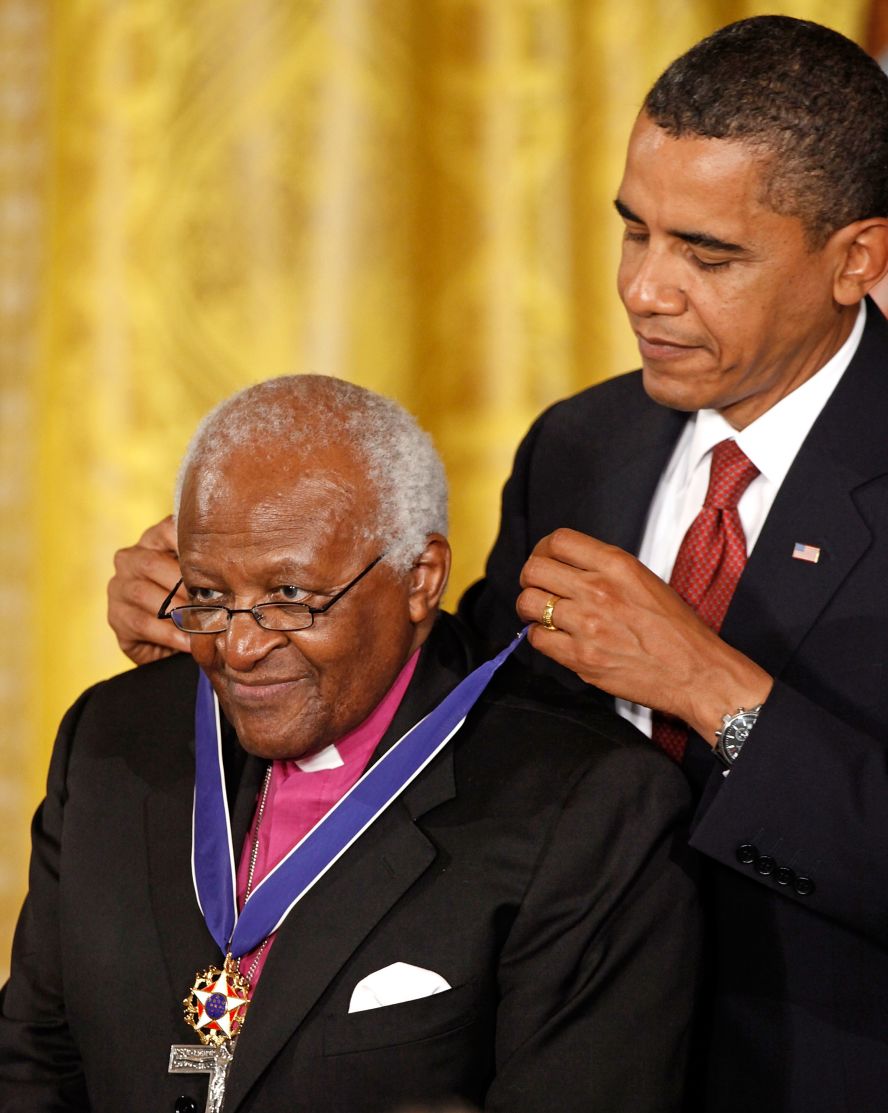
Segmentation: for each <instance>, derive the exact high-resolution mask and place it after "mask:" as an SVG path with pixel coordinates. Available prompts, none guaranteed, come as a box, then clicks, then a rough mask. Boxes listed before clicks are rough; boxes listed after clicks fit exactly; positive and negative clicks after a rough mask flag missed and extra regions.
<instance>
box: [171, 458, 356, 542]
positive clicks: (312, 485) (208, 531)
mask: <svg viewBox="0 0 888 1113" xmlns="http://www.w3.org/2000/svg"><path fill="white" fill-rule="evenodd" d="M376 504H377V500H376V496H375V492H374V490H373V487H372V485H371V483H370V481H369V480H368V478H367V475H366V469H362V468H361V466H360V464H359V462H358V461H357V460H356V459H355V458H354V456H353V454H351V453H350V452H348V451H347V449H345V448H344V447H343V446H339V445H332V446H327V447H326V448H323V449H314V450H312V451H308V452H295V451H293V450H292V449H287V448H281V447H279V446H274V445H264V446H263V445H253V446H250V447H249V448H246V449H244V448H239V449H237V450H233V451H231V452H228V453H225V454H224V455H221V456H218V457H216V458H213V457H210V458H209V459H198V460H196V461H195V462H194V464H193V466H192V467H191V469H190V470H189V472H188V474H187V476H186V478H185V482H184V485H183V489H182V501H181V505H180V507H179V546H180V550H181V549H183V548H187V547H188V546H189V545H191V544H193V543H196V542H201V540H202V539H207V538H213V539H214V544H216V545H221V546H229V545H237V546H240V547H241V548H243V549H245V550H246V549H249V548H251V547H252V546H253V545H254V544H256V545H258V546H260V547H261V546H263V545H264V544H266V543H268V542H271V541H274V543H275V544H281V543H284V542H285V541H286V539H287V537H289V536H292V537H293V540H294V542H295V543H298V545H299V547H300V548H304V547H306V546H308V547H310V548H311V549H314V550H323V549H325V548H326V547H327V546H328V544H329V543H330V542H331V541H332V540H334V539H337V540H339V541H340V542H341V541H342V539H346V540H347V539H349V538H358V537H361V536H366V535H368V534H369V533H372V531H373V525H374V522H375V520H376Z"/></svg>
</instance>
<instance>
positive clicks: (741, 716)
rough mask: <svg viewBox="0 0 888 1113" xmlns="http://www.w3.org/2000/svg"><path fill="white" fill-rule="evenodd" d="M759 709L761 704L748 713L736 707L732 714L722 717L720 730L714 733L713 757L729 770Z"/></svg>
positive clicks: (753, 723)
mask: <svg viewBox="0 0 888 1113" xmlns="http://www.w3.org/2000/svg"><path fill="white" fill-rule="evenodd" d="M761 709H762V705H761V704H759V705H758V707H751V708H750V709H749V710H748V711H747V710H746V708H745V707H738V708H737V710H736V711H735V712H734V713H733V714H728V715H723V716H722V726H721V730H717V731H716V732H715V756H716V757H717V758H718V759H719V760H720V761H721V762H722V763H723V764H724V765H726V766H727V767H728V768H729V769H730V767H731V766H732V765H733V764H734V762H735V761H736V760H737V755H738V754H739V753H740V751H741V750H742V749H743V745H744V743H745V742H746V739H747V738H748V737H749V732H750V731H751V730H752V728H753V727H754V726H755V724H756V720H757V719H758V717H759V713H760V712H761Z"/></svg>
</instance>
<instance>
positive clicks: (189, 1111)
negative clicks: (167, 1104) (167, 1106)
mask: <svg viewBox="0 0 888 1113" xmlns="http://www.w3.org/2000/svg"><path fill="white" fill-rule="evenodd" d="M173 1113H198V1107H197V1102H196V1101H195V1100H194V1098H190V1097H189V1096H188V1095H187V1094H182V1095H181V1096H180V1097H177V1098H176V1102H175V1104H174V1105H173Z"/></svg>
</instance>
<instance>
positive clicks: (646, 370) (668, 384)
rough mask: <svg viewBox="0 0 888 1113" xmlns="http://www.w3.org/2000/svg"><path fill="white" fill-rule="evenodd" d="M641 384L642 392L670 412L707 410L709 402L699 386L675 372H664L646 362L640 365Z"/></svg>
mask: <svg viewBox="0 0 888 1113" xmlns="http://www.w3.org/2000/svg"><path fill="white" fill-rule="evenodd" d="M642 383H643V385H644V392H645V394H646V395H647V396H648V398H650V399H651V401H653V402H657V403H658V404H659V405H661V406H666V407H668V408H669V409H670V410H680V411H681V412H683V413H693V412H696V411H697V410H702V409H707V408H708V407H709V406H710V405H711V402H710V401H709V398H708V396H707V394H706V392H705V391H703V390H701V389H700V384H699V383H697V382H695V381H688V379H687V378H686V377H683V376H682V375H681V374H680V373H678V372H677V371H675V370H671V371H670V372H664V371H662V370H661V369H660V368H658V367H656V366H651V365H650V364H648V363H647V362H644V363H642Z"/></svg>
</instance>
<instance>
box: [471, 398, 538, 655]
mask: <svg viewBox="0 0 888 1113" xmlns="http://www.w3.org/2000/svg"><path fill="white" fill-rule="evenodd" d="M545 417H546V414H543V415H542V416H541V417H540V418H538V419H537V421H535V422H534V424H533V425H532V426H531V428H530V430H529V432H528V433H527V436H526V437H525V438H524V440H523V441H522V442H521V444H520V445H519V447H518V451H517V453H516V455H515V462H514V465H513V467H512V474H511V475H510V476H509V478H508V480H507V481H506V485H505V487H504V488H503V497H502V507H501V513H500V529H499V534H498V535H497V538H496V541H495V542H494V545H493V549H492V550H491V552H490V556H489V557H488V560H487V567H486V571H485V575H484V578H483V579H481V580H478V581H477V582H476V583H474V584H472V586H471V587H470V588H468V590H467V591H466V593H465V594H464V595H463V597H462V599H461V600H460V604H459V611H458V613H459V616H460V618H462V619H463V621H464V622H466V623H467V624H468V626H469V627H471V629H472V630H474V631H475V633H476V634H477V635H478V636H479V637H481V638H483V639H484V640H485V641H486V642H487V643H488V644H489V645H492V646H498V645H505V643H506V642H508V641H509V639H510V638H512V637H513V636H514V634H515V631H516V630H517V629H518V628H519V627H520V619H519V618H518V615H517V614H516V612H515V601H516V599H517V598H518V594H519V592H520V591H521V585H520V582H519V578H520V576H521V569H522V568H523V567H524V562H525V560H526V559H527V557H528V556H529V555H530V550H531V548H532V547H533V544H534V543H535V541H536V538H531V536H530V533H529V530H528V496H527V488H528V484H529V482H530V471H531V464H532V461H533V458H534V452H535V449H536V446H537V440H538V438H539V434H540V430H541V429H542V427H543V422H544V420H545Z"/></svg>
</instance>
